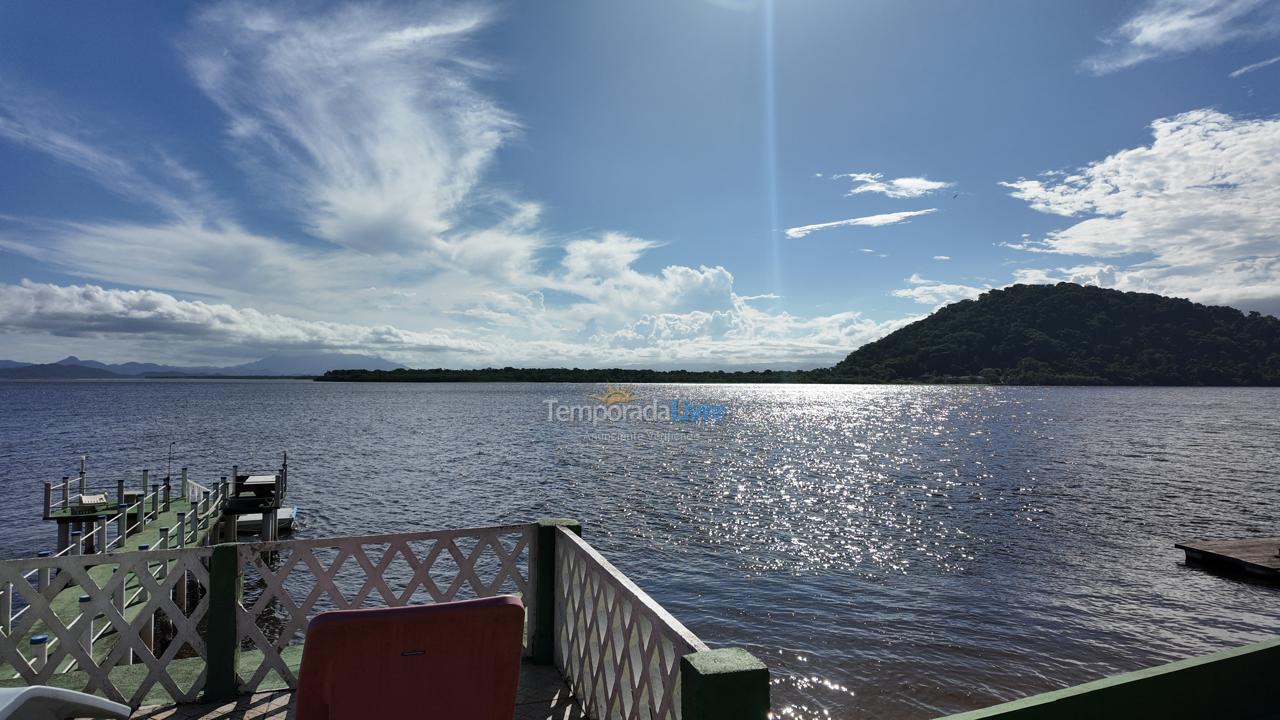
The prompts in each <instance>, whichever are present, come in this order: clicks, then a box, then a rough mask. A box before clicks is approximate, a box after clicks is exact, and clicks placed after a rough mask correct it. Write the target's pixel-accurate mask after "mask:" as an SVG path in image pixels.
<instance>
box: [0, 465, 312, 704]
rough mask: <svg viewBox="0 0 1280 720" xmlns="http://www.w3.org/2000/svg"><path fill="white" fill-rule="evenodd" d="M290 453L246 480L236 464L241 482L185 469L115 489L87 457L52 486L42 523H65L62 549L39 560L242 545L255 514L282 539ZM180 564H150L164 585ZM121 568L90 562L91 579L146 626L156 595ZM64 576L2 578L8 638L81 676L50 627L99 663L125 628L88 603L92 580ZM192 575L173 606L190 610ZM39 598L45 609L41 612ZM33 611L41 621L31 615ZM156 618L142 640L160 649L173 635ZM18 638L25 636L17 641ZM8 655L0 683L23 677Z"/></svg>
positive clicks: (130, 659)
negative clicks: (246, 520) (66, 632)
mask: <svg viewBox="0 0 1280 720" xmlns="http://www.w3.org/2000/svg"><path fill="white" fill-rule="evenodd" d="M285 457H286V459H285V462H284V464H283V465H282V466H281V468H280V470H279V472H277V473H274V474H259V475H253V474H250V475H242V474H240V472H239V468H238V467H233V468H232V475H231V476H232V478H233V480H231V481H228V479H227V477H226V476H223V477H222V478H220V480H219V482H217V483H215V484H213V485H212V487H208V488H206V487H204V486H202V485H200V484H199V483H196V482H194V481H192V480H190V479H189V478H188V477H187V469H186V468H182V469H181V471H180V474H179V477H178V478H172V477H169V476H165V477H163V478H159V477H158V476H155V481H153V476H152V474H151V473H150V471H147V470H143V471H142V472H141V474H140V475H141V484H140V485H134V484H133V483H131V482H128V481H126V480H125V479H123V478H119V477H118V478H117V479H116V481H115V482H114V483H111V484H110V486H107V487H94V483H93V482H92V481H91V479H90V478H89V476H88V473H87V472H86V468H85V459H84V458H81V460H80V471H79V473H78V474H77V475H75V476H64V477H63V478H62V481H61V482H56V483H55V482H46V483H44V507H43V518H44V519H45V520H48V521H53V522H56V523H57V528H58V530H57V544H56V545H55V550H53V551H46V552H41V553H40V557H41V558H49V559H50V561H54V562H58V561H59V560H58V559H60V558H61V559H63V560H62V561H60V562H62V564H64V565H65V564H66V562H65V560H66V559H70V558H73V557H76V556H97V557H102V558H103V559H104V560H106V559H107V558H110V557H112V556H114V555H116V554H118V553H131V552H135V551H140V550H141V551H148V550H154V551H166V550H173V549H182V548H188V547H204V546H209V545H211V544H216V543H220V542H234V541H235V540H236V533H237V525H238V523H237V519H238V517H239V516H240V515H241V514H244V513H246V512H249V511H256V512H259V513H261V514H262V518H263V522H262V533H263V535H264V538H266V539H275V523H276V514H277V508H279V506H280V501H281V499H282V498H283V494H284V487H285V478H286V477H287V472H288V471H287V467H288V460H287V455H286V456H285ZM254 481H256V482H254ZM268 523H270V528H269V529H268V527H267V526H268ZM174 568H175V564H174V563H172V562H158V563H154V564H148V568H147V570H148V572H147V574H153V575H154V577H155V578H157V579H163V578H164V577H166V575H167V574H168V573H169V572H171V571H173V570H174ZM122 569H123V568H122V567H112V564H111V563H110V561H109V560H107V561H105V562H96V561H90V562H89V563H87V564H86V566H85V569H84V571H85V573H86V576H87V582H90V583H92V584H93V585H96V586H97V588H99V589H100V588H106V587H112V588H113V590H112V593H111V594H112V598H111V601H110V604H111V605H112V607H113V608H114V610H115V612H117V613H119V615H120V616H121V618H122V619H123V620H124V621H125V622H126V623H133V622H135V620H139V618H138V616H139V614H140V613H142V612H143V610H144V607H145V606H146V605H147V601H148V599H149V594H150V593H149V591H148V588H147V587H146V586H145V584H144V582H143V581H142V578H141V574H140V573H137V572H125V573H123V574H124V577H123V579H121V580H119V581H116V582H113V574H114V573H115V572H116V571H119V570H122ZM60 572H61V569H55V568H45V569H41V570H38V571H37V570H33V571H30V572H26V573H23V574H22V575H21V577H20V578H15V579H9V580H5V581H3V582H0V637H10V639H19V638H20V641H21V644H22V645H23V647H26V648H28V650H29V652H31V653H32V655H33V656H34V657H33V658H32V663H31V664H32V665H33V666H34V667H37V668H43V666H44V665H45V658H49V657H57V658H59V659H58V660H57V661H55V662H53V663H51V664H53V665H54V667H53V668H51V670H52V671H53V672H56V673H59V674H61V673H68V672H74V671H76V670H78V669H79V667H80V666H81V665H82V664H83V662H84V659H80V660H77V659H76V658H74V657H68V656H67V655H66V653H65V652H61V653H60V652H56V648H57V646H58V645H59V644H60V643H65V642H66V641H67V637H66V636H62V637H60V636H59V635H58V633H57V632H55V631H54V628H53V627H51V625H54V624H56V625H59V626H62V627H66V628H74V629H75V630H74V639H75V640H76V641H77V642H79V643H80V644H82V645H83V647H84V650H85V652H86V653H87V658H89V659H92V660H93V661H94V662H101V661H104V660H106V659H107V658H110V657H112V656H113V653H115V652H116V645H117V643H118V641H119V639H120V638H119V635H118V633H117V629H118V628H117V627H114V626H113V624H112V623H111V622H109V621H108V620H107V619H106V617H105V615H104V613H103V608H101V607H94V606H92V605H86V604H85V603H86V602H87V601H88V600H89V597H90V595H87V594H86V592H88V593H92V590H88V589H86V588H85V587H83V586H82V582H85V580H81V581H77V580H74V579H72V580H71V581H70V582H68V578H65V577H63V578H59V573H60ZM183 575H184V580H183V581H180V582H177V583H176V584H175V585H174V587H173V588H172V601H173V603H174V604H175V606H176V607H177V609H178V610H179V611H180V612H183V613H185V612H188V611H189V610H190V607H191V604H192V603H194V602H196V600H197V598H196V597H191V598H189V597H188V590H189V588H188V585H189V583H188V582H186V581H185V575H186V573H185V572H184V573H183ZM14 580H17V582H14ZM35 596H39V597H38V598H37V597H35ZM33 601H34V602H35V604H36V605H37V606H38V607H37V608H34V610H36V611H37V612H33V607H32V606H31V603H32V602H33ZM29 613H31V615H32V616H31V617H30V618H26V619H24V616H26V615H28V614H29ZM153 614H154V612H151V611H148V612H147V613H146V615H145V616H144V617H142V618H141V628H140V632H139V637H138V640H139V641H140V642H141V643H142V644H143V645H145V646H146V647H147V648H154V647H155V642H156V637H157V635H158V634H159V632H160V631H163V630H164V628H161V629H160V631H158V630H157V628H156V623H155V622H153V621H152V620H151V619H150V617H151V615H153ZM86 617H87V618H88V620H85V619H84V618H86ZM15 631H16V633H15ZM15 634H16V635H17V636H18V637H13V636H14V635H15ZM2 655H3V654H0V682H3V681H4V680H7V679H11V678H12V676H13V675H14V673H15V672H16V669H15V668H14V666H13V665H12V662H11V661H12V657H3V656H2ZM122 662H123V663H124V664H131V663H136V662H138V658H137V652H136V651H132V650H131V651H129V652H126V653H124V657H123V660H122Z"/></svg>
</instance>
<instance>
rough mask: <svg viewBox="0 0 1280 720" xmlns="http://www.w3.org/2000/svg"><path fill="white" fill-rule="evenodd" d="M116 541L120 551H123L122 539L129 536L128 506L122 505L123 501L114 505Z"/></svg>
mask: <svg viewBox="0 0 1280 720" xmlns="http://www.w3.org/2000/svg"><path fill="white" fill-rule="evenodd" d="M116 512H117V513H120V514H119V515H116V522H117V525H116V540H118V541H119V542H120V549H121V550H123V549H124V539H125V538H126V537H128V535H129V506H128V505H125V504H124V499H123V498H121V500H120V502H118V503H116Z"/></svg>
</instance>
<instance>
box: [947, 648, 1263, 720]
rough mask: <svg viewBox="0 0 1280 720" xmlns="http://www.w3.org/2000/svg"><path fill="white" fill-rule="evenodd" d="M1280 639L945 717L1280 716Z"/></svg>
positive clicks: (962, 719)
mask: <svg viewBox="0 0 1280 720" xmlns="http://www.w3.org/2000/svg"><path fill="white" fill-rule="evenodd" d="M1277 687H1280V638H1275V639H1272V640H1267V641H1264V642H1260V643H1255V644H1253V645H1246V646H1244V647H1238V648H1232V649H1230V650H1224V651H1222V652H1217V653H1214V654H1212V655H1205V656H1202V657H1196V658H1190V659H1188V660H1179V661H1178V662H1173V663H1169V664H1168V665H1160V666H1158V667H1153V668H1147V669H1145V670H1138V671H1136V672H1131V673H1125V674H1124V675H1116V676H1114V677H1109V678H1103V679H1102V680H1095V681H1094V682H1090V683H1085V684H1083V685H1076V686H1075V687H1069V688H1065V689H1063V690H1055V691H1053V692H1047V693H1043V694H1041V695H1033V696H1031V697H1027V698H1023V699H1021V700H1014V701H1013V702H1008V703H1004V704H1001V705H995V706H992V707H989V708H983V709H981V710H973V711H970V712H965V713H960V714H959V715H951V716H948V717H947V718H944V719H942V720H986V719H988V718H999V719H1000V720H1069V719H1070V720H1074V719H1075V718H1126V719H1129V718H1162V719H1163V720H1180V719H1183V718H1185V719H1186V720H1192V719H1193V718H1194V719H1196V720H1199V719H1200V718H1244V719H1250V718H1276V717H1280V696H1277V694H1276V692H1275V690H1276V688H1277Z"/></svg>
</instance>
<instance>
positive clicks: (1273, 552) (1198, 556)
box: [1174, 537, 1280, 582]
mask: <svg viewBox="0 0 1280 720" xmlns="http://www.w3.org/2000/svg"><path fill="white" fill-rule="evenodd" d="M1174 547H1176V548H1178V549H1179V550H1182V551H1184V552H1186V554H1187V564H1188V565H1192V564H1194V565H1201V566H1204V567H1206V568H1210V569H1218V570H1224V571H1228V572H1236V573H1243V574H1246V575H1249V576H1251V577H1257V578H1260V579H1264V580H1270V581H1274V582H1280V537H1257V538H1244V539H1242V540H1194V541H1191V542H1186V543H1177V544H1176V545H1174Z"/></svg>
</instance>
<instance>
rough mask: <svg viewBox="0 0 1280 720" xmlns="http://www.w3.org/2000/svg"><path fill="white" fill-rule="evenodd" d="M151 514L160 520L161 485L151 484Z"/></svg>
mask: <svg viewBox="0 0 1280 720" xmlns="http://www.w3.org/2000/svg"><path fill="white" fill-rule="evenodd" d="M151 514H152V515H154V516H155V519H156V520H159V519H160V483H151Z"/></svg>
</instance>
